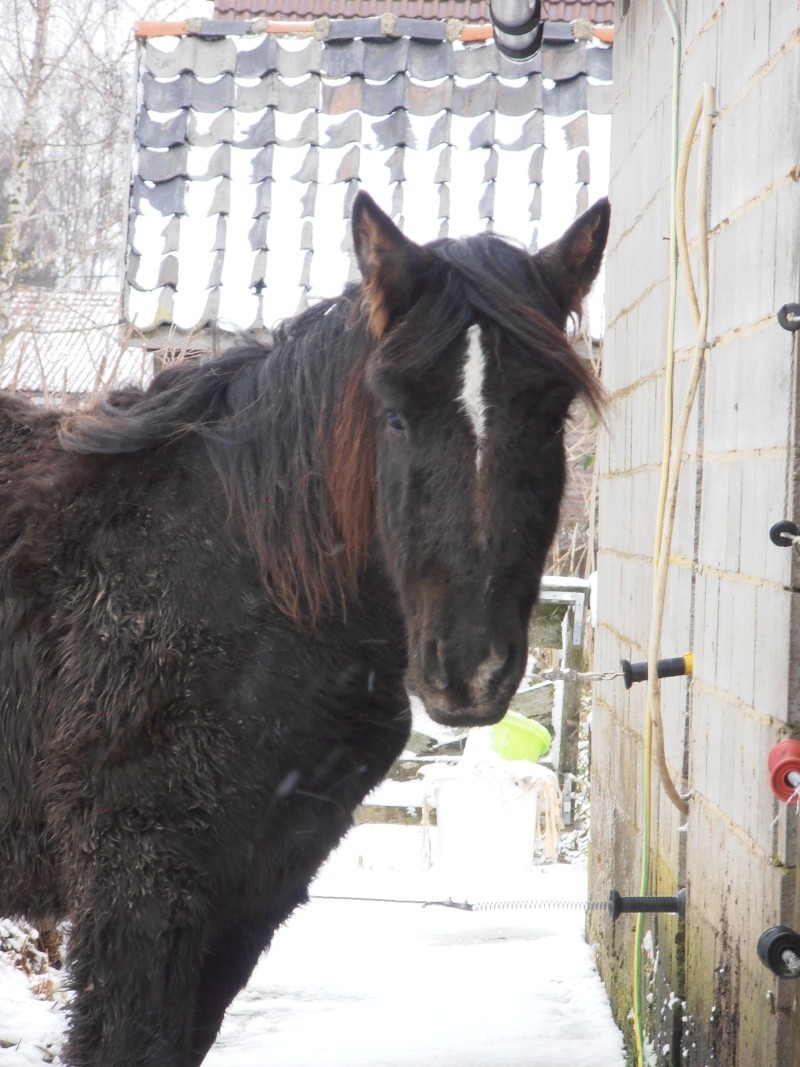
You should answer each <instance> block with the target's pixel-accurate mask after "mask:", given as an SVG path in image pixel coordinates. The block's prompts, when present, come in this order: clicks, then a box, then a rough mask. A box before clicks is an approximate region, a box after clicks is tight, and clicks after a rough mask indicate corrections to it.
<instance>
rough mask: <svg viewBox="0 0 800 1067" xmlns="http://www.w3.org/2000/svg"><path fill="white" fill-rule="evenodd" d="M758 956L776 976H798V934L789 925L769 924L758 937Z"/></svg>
mask: <svg viewBox="0 0 800 1067" xmlns="http://www.w3.org/2000/svg"><path fill="white" fill-rule="evenodd" d="M756 949H757V951H758V958H759V959H760V960H761V962H762V963H763V964H764V966H765V967H768V968H769V969H770V970H771V971H772V973H773V974H776V975H777V976H778V978H800V934H798V933H797V931H796V930H792V929H791V927H789V926H770V928H769V930H765V931H764V933H763V934H762V935H761V937H759V939H758V944H757V946H756Z"/></svg>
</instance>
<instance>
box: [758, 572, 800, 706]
mask: <svg viewBox="0 0 800 1067" xmlns="http://www.w3.org/2000/svg"><path fill="white" fill-rule="evenodd" d="M790 617H791V593H789V592H787V591H786V590H784V589H774V588H772V587H769V586H760V587H759V589H758V592H757V596H756V617H755V621H754V631H753V632H754V636H755V648H756V655H755V682H754V694H753V703H754V705H755V708H756V711H758V712H759V713H760V714H761V715H769V716H771V717H772V718H774V719H777V720H779V721H780V722H788V721H789V623H790Z"/></svg>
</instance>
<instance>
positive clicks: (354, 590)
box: [0, 194, 609, 1067]
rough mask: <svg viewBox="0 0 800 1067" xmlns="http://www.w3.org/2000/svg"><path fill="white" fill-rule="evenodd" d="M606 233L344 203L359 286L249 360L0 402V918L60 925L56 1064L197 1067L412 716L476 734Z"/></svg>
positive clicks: (559, 481) (536, 569)
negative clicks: (520, 235)
mask: <svg viewBox="0 0 800 1067" xmlns="http://www.w3.org/2000/svg"><path fill="white" fill-rule="evenodd" d="M608 219H609V208H608V204H607V202H605V201H602V202H600V203H598V204H596V205H595V206H594V207H593V208H592V209H591V210H590V211H589V212H587V213H586V214H585V215H583V216H582V217H581V218H580V219H579V220H578V221H577V222H576V223H574V225H573V226H572V227H571V228H570V229H569V230H568V232H567V233H566V234H565V236H564V237H563V238H562V239H561V240H560V241H558V242H557V243H555V244H554V245H551V246H549V247H548V248H546V249H545V250H544V251H542V252H541V253H539V254H538V255H535V256H532V257H531V256H529V255H528V254H527V253H525V252H524V251H522V250H521V249H519V248H517V247H515V246H514V245H512V244H509V243H508V242H505V241H503V240H501V239H499V238H497V237H494V236H492V235H488V234H484V235H481V236H477V237H472V238H468V239H464V240H458V241H452V240H440V241H436V242H434V243H433V244H430V245H426V246H418V245H416V244H414V243H412V242H411V241H409V240H407V239H406V238H405V237H404V236H403V235H402V234H401V233H400V231H399V230H398V229H397V228H396V227H395V226H394V224H393V223H392V222H391V221H390V220H389V219H388V218H387V217H386V216H385V215H384V214H383V213H382V212H381V211H380V210H379V209H378V208H377V207H376V205H375V204H374V203H373V202H372V201H371V200H370V199H369V197H368V196H366V195H365V194H361V195H360V196H359V197H358V198H357V200H356V202H355V206H354V209H353V229H354V240H355V248H356V252H357V255H358V260H359V263H360V266H361V270H362V273H363V276H364V281H363V283H362V284H360V285H355V286H351V287H349V288H348V289H347V290H346V291H345V293H344V294H343V295H342V296H341V297H339V298H338V299H335V300H327V301H325V302H323V303H321V304H319V305H318V306H316V307H314V308H313V309H311V310H310V311H307V312H305V313H303V314H302V315H300V316H299V317H298V318H296V319H293V320H291V321H289V322H287V323H285V324H284V325H283V326H281V327H280V328H279V329H278V330H277V331H276V333H275V336H274V340H273V341H272V343H271V344H270V345H268V346H266V347H261V346H253V347H249V348H243V349H241V350H238V351H234V352H231V353H228V354H224V355H220V356H217V357H214V358H212V359H208V360H206V361H198V362H192V361H187V362H184V363H181V364H176V365H174V366H172V367H169V368H167V369H166V370H163V371H162V372H161V373H160V374H158V375H157V376H156V377H155V379H154V381H153V383H152V385H151V386H150V387H149V388H148V389H147V390H146V391H141V390H139V389H134V388H126V389H121V390H118V391H116V392H114V393H112V394H110V395H109V396H108V397H107V398H106V399H105V401H103V402H102V403H101V404H99V405H98V406H97V407H95V408H93V409H92V410H89V411H86V412H83V413H80V414H72V415H69V414H63V413H62V414H59V413H56V412H52V411H43V410H41V409H38V408H35V407H33V406H31V405H29V404H28V403H26V402H23V401H21V400H18V399H14V398H12V397H3V398H2V399H0V914H5V915H12V916H26V917H27V918H29V919H30V920H32V921H34V922H39V923H45V922H52V921H54V920H56V919H61V918H65V917H68V918H69V919H70V920H71V926H70V932H69V938H68V962H69V966H70V974H71V979H70V980H71V985H72V988H73V991H74V996H73V999H72V1001H71V1005H70V1008H69V1013H70V1024H69V1029H68V1036H67V1040H66V1046H65V1049H64V1051H63V1057H64V1061H65V1062H66V1063H68V1064H71V1065H73V1067H133V1065H136V1067H144V1065H149V1067H189V1065H196V1064H199V1063H201V1061H202V1060H203V1058H204V1057H205V1055H206V1053H207V1052H208V1049H209V1048H210V1046H211V1044H212V1043H213V1041H214V1039H215V1037H216V1034H217V1032H218V1030H219V1027H220V1024H221V1022H222V1017H223V1015H224V1012H225V1010H226V1008H227V1006H228V1004H229V1003H230V1001H231V999H232V998H233V997H234V995H235V994H236V993H237V992H238V991H239V990H240V989H241V988H242V987H243V986H244V984H245V983H246V982H247V979H248V976H249V975H250V973H251V971H252V969H253V966H254V965H255V963H256V961H257V959H258V957H259V955H260V954H261V953H262V952H263V951H264V948H265V947H266V946H267V945H268V944H269V942H270V939H271V938H272V935H273V933H274V931H275V929H276V927H278V925H279V924H280V923H282V922H283V921H284V920H285V919H286V918H287V916H288V915H289V914H290V913H291V911H292V910H293V909H294V908H296V907H297V905H298V904H300V903H302V902H303V901H305V899H306V890H307V886H308V883H309V881H310V879H311V878H312V877H313V875H314V873H315V871H316V870H317V868H318V867H319V865H320V863H321V862H322V861H323V860H324V858H325V857H326V856H327V854H328V853H329V852H330V850H331V848H332V847H333V846H334V845H335V844H336V842H337V841H338V840H339V839H340V837H341V836H342V834H344V833H345V831H346V830H347V829H348V827H349V826H350V824H351V813H352V811H353V809H354V807H355V806H356V805H357V804H358V803H359V802H360V800H361V799H362V798H363V796H364V795H365V794H366V793H367V792H368V791H369V790H370V789H372V788H373V786H375V785H376V783H377V782H379V781H380V779H381V778H382V776H383V775H384V774H385V773H386V771H387V769H388V768H389V766H390V764H391V763H392V761H393V759H394V758H395V757H396V756H397V755H398V754H399V753H400V751H401V750H402V747H403V745H404V742H405V740H406V737H407V734H408V730H409V693H411V694H415V695H416V696H417V697H419V698H420V699H421V700H422V701H423V702H424V704H425V706H426V708H427V710H428V712H429V713H430V714H431V716H433V717H434V718H435V719H437V720H438V721H440V722H442V723H449V724H480V723H483V724H486V723H492V722H495V721H497V720H498V719H499V718H500V717H501V716H502V715H503V713H504V711H505V709H506V706H507V704H508V701H509V698H510V697H511V695H512V694H513V692H514V691H515V689H516V687H517V685H518V683H519V680H520V677H521V675H522V672H523V668H524V665H525V658H526V628H527V623H528V617H529V614H530V611H531V608H532V606H533V604H534V602H535V601H536V598H537V595H538V588H539V579H540V575H541V572H542V568H543V565H544V559H545V553H546V551H547V548H548V546H549V544H550V541H551V538H552V536H553V532H554V530H555V526H556V521H557V515H558V507H559V501H560V499H561V495H562V490H563V486H564V477H565V469H564V444H563V432H562V430H563V425H564V418H565V416H566V414H567V411H568V409H569V407H570V404H571V402H572V401H573V399H574V398H575V397H576V395H577V394H578V393H583V394H584V395H586V396H587V397H588V398H589V400H590V402H592V403H595V404H596V403H597V402H598V400H599V387H598V386H597V384H596V382H595V381H594V379H593V378H592V376H591V374H590V373H589V371H588V370H587V369H586V368H585V366H584V364H583V363H582V362H581V361H580V360H579V359H578V358H577V357H576V355H575V354H574V352H573V351H572V349H571V348H570V346H569V344H568V342H567V340H566V337H565V335H564V328H565V325H566V322H567V319H568V317H569V315H570V314H572V313H574V312H577V311H578V310H579V308H580V304H581V300H582V298H583V297H584V295H585V293H586V291H587V290H588V288H589V286H590V285H591V282H592V280H593V279H594V277H595V275H596V273H597V271H598V268H599V265H600V261H601V257H602V253H603V248H604V245H605V240H606V236H607V231H608Z"/></svg>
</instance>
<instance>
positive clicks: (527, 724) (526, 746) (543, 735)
mask: <svg viewBox="0 0 800 1067" xmlns="http://www.w3.org/2000/svg"><path fill="white" fill-rule="evenodd" d="M491 731H492V748H493V749H494V751H495V752H496V753H497V754H498V756H502V757H503V759H508V760H515V759H525V760H530V761H531V763H536V762H538V760H540V759H541V758H542V756H544V755H545V753H546V752H547V751H548V750H549V748H550V746H551V745H552V743H553V738H552V737H551V736H550V733H549V731H548V730H547V729H546V727H544V726H542V724H541V723H540V722H536V720H535V719H528V718H526V717H525V716H524V715H520V713H519V712H518V711H507V712H506V714H505V715H504V717H503V718H502V719H501V720H500V722H497V723H495V724H494V726H492V727H491Z"/></svg>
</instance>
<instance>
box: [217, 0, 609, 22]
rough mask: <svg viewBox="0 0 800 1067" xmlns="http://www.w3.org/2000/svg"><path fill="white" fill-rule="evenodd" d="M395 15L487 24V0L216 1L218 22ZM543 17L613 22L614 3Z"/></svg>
mask: <svg viewBox="0 0 800 1067" xmlns="http://www.w3.org/2000/svg"><path fill="white" fill-rule="evenodd" d="M389 13H392V14H395V15H399V16H401V17H404V18H419V19H447V18H456V19H460V20H461V21H462V22H467V23H475V22H488V21H489V4H488V2H487V0H216V2H215V4H214V17H215V18H218V19H237V18H239V19H241V18H245V19H253V18H258V17H259V16H263V15H266V16H268V17H269V18H276V19H293V18H301V19H304V18H318V17H319V16H320V15H329V16H330V17H331V18H369V17H370V16H373V15H383V14H389ZM544 17H545V18H546V19H547V20H548V22H571V21H572V20H573V19H589V20H590V21H591V22H595V23H598V22H613V21H614V0H549V2H548V3H547V5H546V7H545V11H544Z"/></svg>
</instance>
